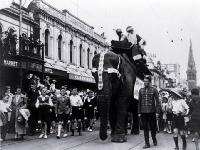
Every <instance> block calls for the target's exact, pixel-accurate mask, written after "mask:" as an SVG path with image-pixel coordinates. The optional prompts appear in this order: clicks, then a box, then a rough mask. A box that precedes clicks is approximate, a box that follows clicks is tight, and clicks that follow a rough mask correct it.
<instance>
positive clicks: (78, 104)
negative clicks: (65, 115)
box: [70, 88, 84, 136]
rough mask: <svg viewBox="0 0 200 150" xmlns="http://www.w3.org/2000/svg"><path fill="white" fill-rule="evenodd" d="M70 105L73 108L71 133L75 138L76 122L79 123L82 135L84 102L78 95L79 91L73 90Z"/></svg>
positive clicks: (79, 130)
mask: <svg viewBox="0 0 200 150" xmlns="http://www.w3.org/2000/svg"><path fill="white" fill-rule="evenodd" d="M70 103H71V106H72V117H71V118H72V120H71V131H72V136H74V129H75V127H74V122H75V120H76V121H77V127H78V132H79V135H81V121H82V119H83V117H84V116H83V114H84V113H83V108H82V106H83V101H82V99H81V97H80V96H79V95H78V92H77V89H76V88H75V89H73V90H72V95H71V96H70Z"/></svg>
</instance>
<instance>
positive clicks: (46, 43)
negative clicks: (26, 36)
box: [45, 29, 50, 56]
mask: <svg viewBox="0 0 200 150" xmlns="http://www.w3.org/2000/svg"><path fill="white" fill-rule="evenodd" d="M49 36H50V32H49V30H48V29H46V30H45V56H48V55H49Z"/></svg>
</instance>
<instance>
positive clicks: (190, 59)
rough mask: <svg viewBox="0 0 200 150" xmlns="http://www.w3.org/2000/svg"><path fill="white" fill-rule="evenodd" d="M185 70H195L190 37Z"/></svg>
mask: <svg viewBox="0 0 200 150" xmlns="http://www.w3.org/2000/svg"><path fill="white" fill-rule="evenodd" d="M187 70H195V71H196V66H195V61H194V56H193V49H192V41H191V39H190V49H189V56H188V68H187Z"/></svg>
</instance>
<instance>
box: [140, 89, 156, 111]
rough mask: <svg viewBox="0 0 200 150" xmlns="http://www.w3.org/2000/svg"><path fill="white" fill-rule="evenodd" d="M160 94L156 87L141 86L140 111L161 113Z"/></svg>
mask: <svg viewBox="0 0 200 150" xmlns="http://www.w3.org/2000/svg"><path fill="white" fill-rule="evenodd" d="M159 111H160V105H159V94H158V91H157V89H156V88H154V87H148V88H141V89H140V91H139V103H138V113H159Z"/></svg>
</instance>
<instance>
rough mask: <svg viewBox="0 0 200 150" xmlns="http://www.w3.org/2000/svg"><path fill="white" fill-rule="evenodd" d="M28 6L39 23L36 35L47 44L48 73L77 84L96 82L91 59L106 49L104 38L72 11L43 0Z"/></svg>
mask: <svg viewBox="0 0 200 150" xmlns="http://www.w3.org/2000/svg"><path fill="white" fill-rule="evenodd" d="M28 8H29V9H30V10H32V11H33V13H34V19H35V20H36V21H37V23H38V24H39V25H40V32H39V31H38V33H39V34H38V35H37V36H38V38H40V40H41V41H42V43H44V44H45V48H44V51H45V52H44V54H45V58H44V61H45V64H44V66H45V69H44V71H45V73H46V74H48V75H50V76H51V75H52V77H53V78H55V79H57V80H58V82H59V81H60V82H62V83H63V82H65V81H66V84H68V83H69V84H70V83H71V80H73V81H76V82H73V84H75V85H79V83H81V84H82V85H83V84H84V83H94V82H95V81H94V78H93V77H92V75H91V68H92V58H93V56H94V55H95V54H96V53H99V52H100V51H104V50H105V49H106V43H105V38H104V37H102V36H100V35H98V34H97V33H95V32H94V28H93V27H92V26H90V25H88V24H87V23H85V22H84V21H82V20H81V19H79V18H77V17H76V16H74V15H73V14H71V13H70V12H69V11H67V10H63V11H60V10H58V9H56V8H54V7H53V6H51V5H49V4H48V3H46V2H44V1H42V0H33V1H32V2H31V3H30V4H29V6H28ZM36 30H37V29H36ZM64 78H65V81H63V79H64ZM67 79H69V80H67ZM78 81H81V82H78ZM76 83H77V84H76Z"/></svg>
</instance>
